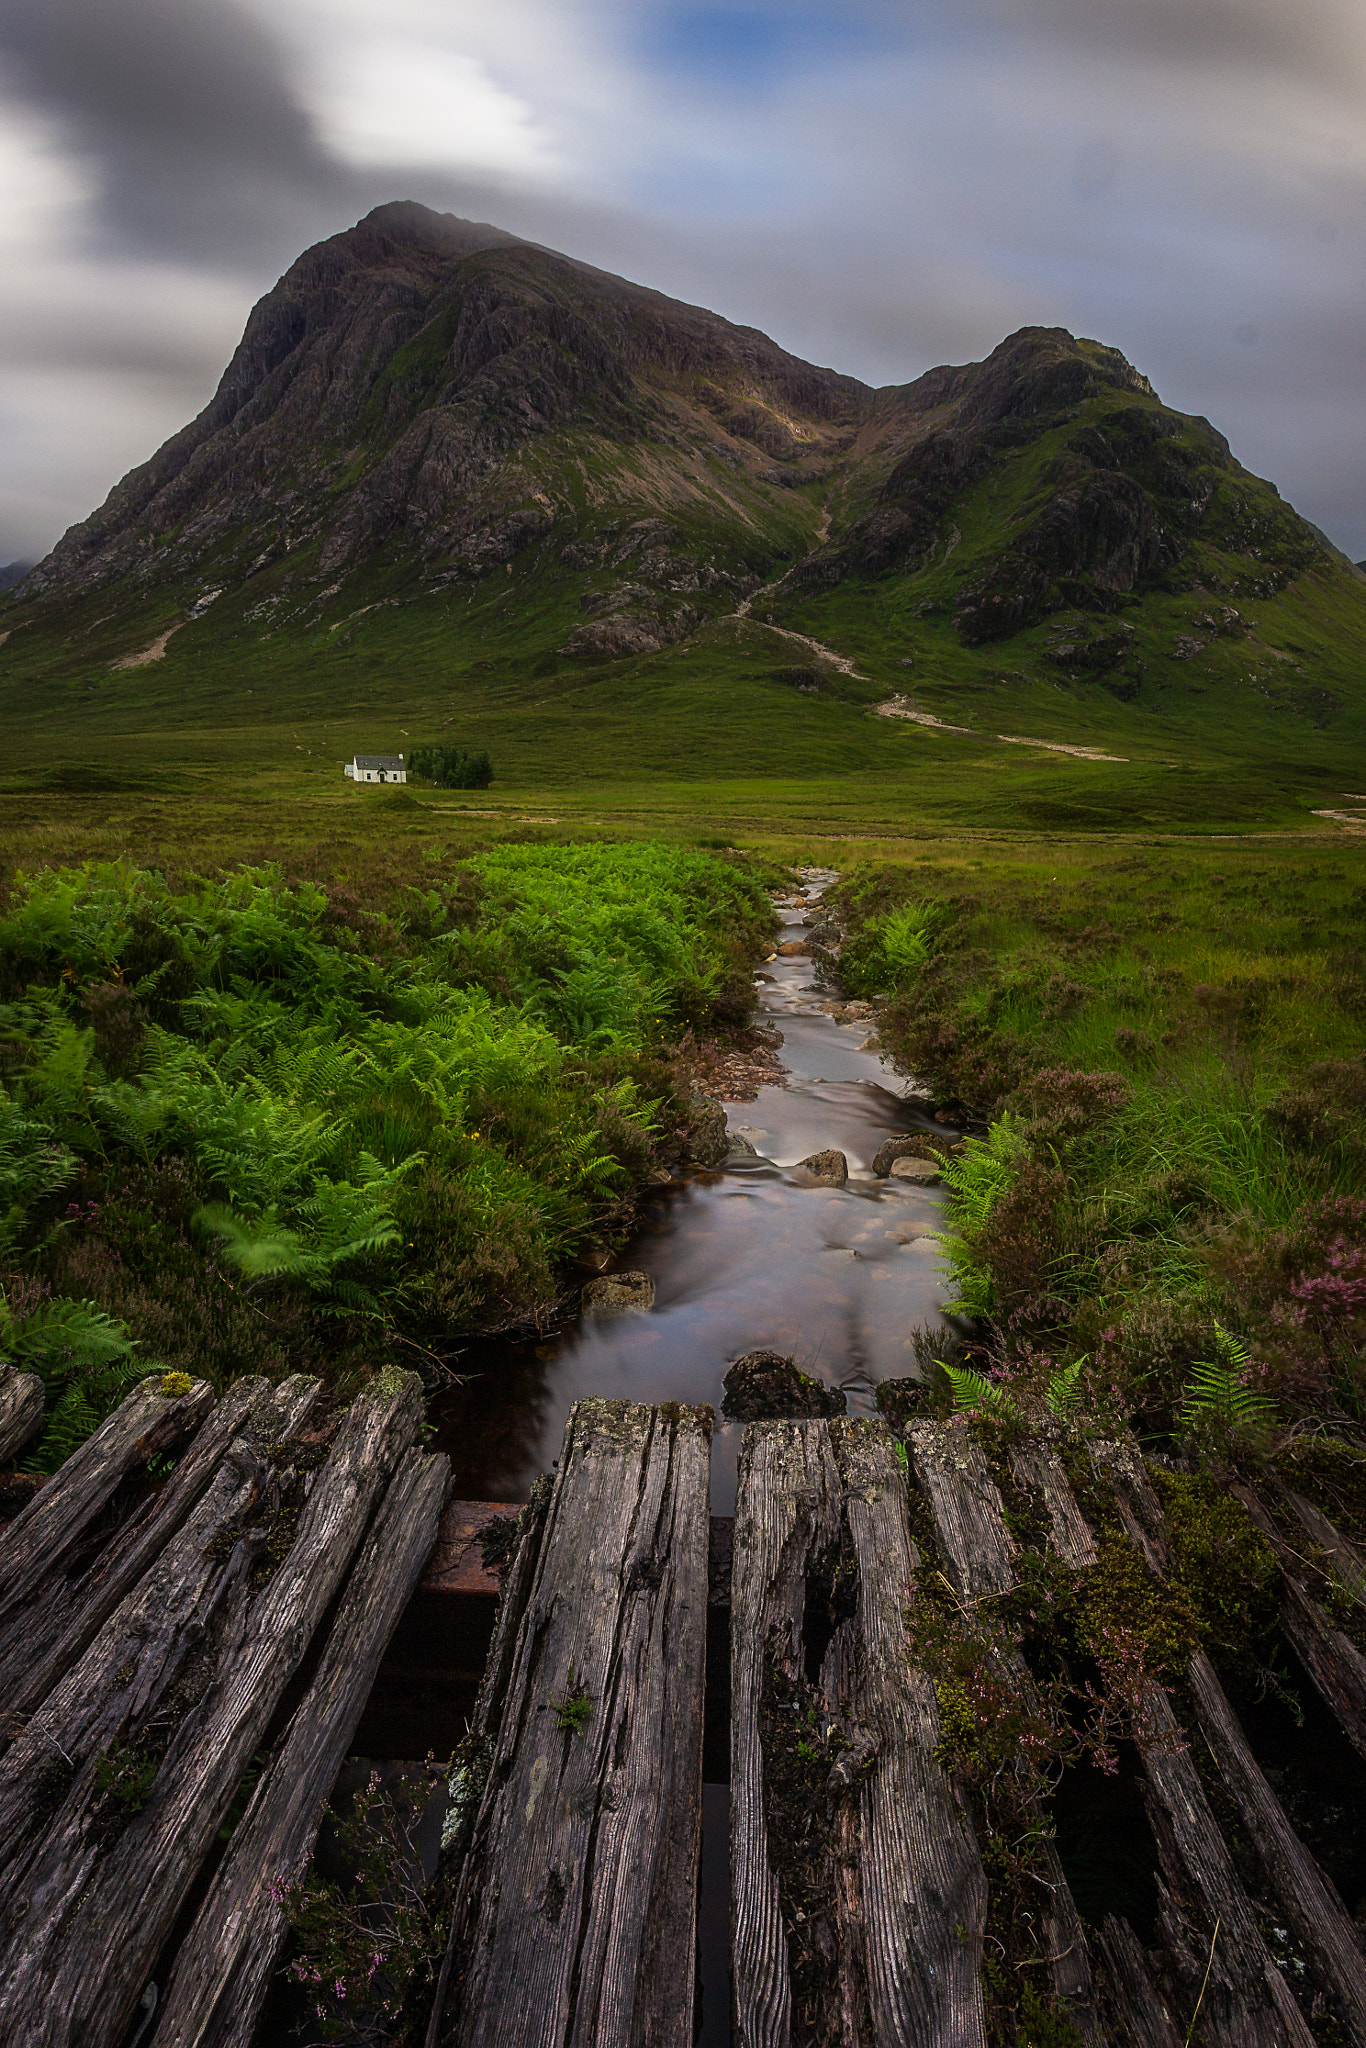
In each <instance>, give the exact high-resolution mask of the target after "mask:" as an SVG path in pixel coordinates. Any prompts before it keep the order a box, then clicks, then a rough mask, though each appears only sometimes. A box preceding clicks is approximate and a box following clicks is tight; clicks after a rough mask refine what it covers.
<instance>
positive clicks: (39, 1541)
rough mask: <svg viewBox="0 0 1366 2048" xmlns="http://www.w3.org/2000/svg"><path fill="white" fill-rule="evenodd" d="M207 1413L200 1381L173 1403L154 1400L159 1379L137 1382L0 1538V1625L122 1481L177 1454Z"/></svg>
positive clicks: (209, 1392)
mask: <svg viewBox="0 0 1366 2048" xmlns="http://www.w3.org/2000/svg"><path fill="white" fill-rule="evenodd" d="M213 1405H214V1396H213V1388H212V1387H211V1386H210V1385H209V1383H208V1381H207V1380H195V1381H194V1383H193V1384H192V1386H191V1388H190V1391H189V1393H188V1394H174V1395H166V1394H163V1393H162V1392H161V1379H160V1377H159V1376H156V1375H153V1376H152V1377H151V1378H149V1379H145V1380H139V1382H138V1384H137V1385H136V1386H135V1387H134V1388H133V1390H132V1392H131V1393H130V1394H129V1395H128V1397H127V1399H126V1400H125V1401H124V1402H123V1403H122V1404H121V1405H120V1406H119V1407H118V1408H116V1409H115V1410H114V1413H113V1414H112V1415H107V1416H106V1417H105V1419H104V1421H103V1422H102V1423H101V1424H100V1426H99V1428H98V1429H97V1430H96V1431H95V1432H94V1434H93V1435H92V1436H90V1437H88V1438H87V1440H86V1441H85V1443H83V1444H82V1445H81V1447H80V1449H79V1450H77V1451H73V1452H72V1454H71V1456H70V1457H69V1458H68V1459H67V1461H66V1463H65V1464H64V1465H63V1466H62V1468H61V1470H60V1471H59V1472H57V1473H55V1474H54V1475H53V1477H52V1479H51V1481H50V1482H49V1483H48V1485H46V1486H45V1487H44V1488H43V1489H42V1492H41V1493H37V1494H35V1495H34V1497H33V1499H32V1500H31V1501H30V1502H29V1504H28V1506H27V1507H26V1508H25V1509H24V1510H23V1512H22V1514H19V1515H16V1516H15V1518H14V1520H13V1521H12V1522H11V1523H10V1524H9V1526H8V1528H6V1529H5V1530H4V1531H3V1532H0V1620H3V1619H4V1618H5V1617H6V1616H7V1615H9V1614H11V1613H13V1611H14V1610H15V1608H17V1607H20V1606H22V1605H23V1604H24V1602H25V1601H27V1600H29V1599H31V1598H32V1597H33V1595H34V1594H35V1593H36V1592H37V1591H38V1588H39V1587H40V1586H41V1584H42V1582H43V1579H44V1578H45V1577H46V1575H47V1574H48V1573H49V1572H52V1571H55V1570H56V1569H57V1568H58V1567H59V1566H60V1565H61V1564H62V1562H63V1561H64V1559H65V1558H66V1557H67V1556H68V1554H69V1553H70V1552H71V1550H72V1549H73V1548H74V1547H75V1545H76V1544H77V1543H79V1542H80V1540H81V1538H82V1536H83V1535H84V1534H85V1532H86V1530H87V1529H88V1528H89V1526H90V1524H91V1523H92V1522H93V1521H94V1519H95V1517H96V1516H97V1515H98V1514H99V1513H100V1510H101V1509H102V1508H103V1507H105V1506H106V1504H107V1503H108V1501H109V1500H110V1498H111V1496H112V1495H113V1494H114V1493H115V1491H116V1490H117V1488H118V1487H119V1485H120V1483H121V1482H122V1481H123V1480H124V1479H125V1478H126V1477H127V1476H128V1474H129V1473H130V1472H133V1471H135V1470H136V1469H137V1468H138V1467H139V1466H141V1465H145V1464H146V1463H147V1461H148V1459H149V1458H154V1457H156V1456H157V1455H158V1454H159V1453H161V1452H163V1451H175V1450H179V1448H180V1446H181V1445H182V1444H183V1443H185V1442H186V1441H187V1439H188V1438H190V1437H191V1436H193V1435H194V1432H195V1431H196V1430H197V1429H198V1427H199V1425H200V1423H201V1422H202V1421H203V1420H204V1418H205V1416H206V1415H207V1414H208V1413H209V1411H210V1409H211V1408H212V1407H213Z"/></svg>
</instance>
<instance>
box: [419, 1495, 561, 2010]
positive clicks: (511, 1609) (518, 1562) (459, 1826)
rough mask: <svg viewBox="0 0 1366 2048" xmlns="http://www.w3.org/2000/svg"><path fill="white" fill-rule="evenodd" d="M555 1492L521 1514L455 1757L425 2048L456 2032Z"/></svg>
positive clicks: (439, 1869)
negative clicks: (480, 1825) (511, 1708)
mask: <svg viewBox="0 0 1366 2048" xmlns="http://www.w3.org/2000/svg"><path fill="white" fill-rule="evenodd" d="M541 1487H544V1488H545V1490H546V1492H547V1493H548V1492H549V1491H550V1485H549V1481H547V1480H541V1481H538V1482H537V1488H533V1493H532V1500H531V1501H529V1502H528V1503H527V1506H526V1507H525V1508H524V1509H522V1510H521V1511H520V1513H519V1515H518V1521H517V1531H518V1533H517V1541H516V1544H515V1546H514V1549H513V1551H512V1555H511V1557H510V1559H509V1560H508V1563H507V1566H506V1568H505V1570H504V1573H503V1590H502V1595H501V1598H500V1599H499V1602H498V1620H497V1623H496V1625H495V1627H494V1631H493V1641H492V1643H491V1644H490V1645H489V1653H488V1659H487V1662H486V1663H485V1665H484V1675H483V1679H482V1681H481V1683H480V1686H479V1696H478V1698H477V1700H476V1701H475V1705H474V1713H473V1715H472V1716H471V1718H470V1728H469V1735H468V1737H467V1739H466V1741H465V1743H464V1744H463V1746H462V1749H461V1752H460V1754H459V1756H458V1757H457V1759H456V1764H455V1769H454V1770H453V1771H452V1773H451V1776H450V1779H449V1781H448V1785H447V1790H448V1792H449V1795H450V1804H449V1806H448V1807H447V1810H446V1820H445V1824H444V1825H443V1827H442V1830H441V1856H440V1860H439V1863H438V1867H437V1873H436V1878H435V1880H434V1882H435V1883H437V1884H439V1885H444V1886H445V1887H446V1888H447V1889H448V1891H449V1895H450V1897H451V1899H452V1902H453V1903H452V1909H451V1924H450V1931H449V1934H448V1936H447V1940H446V1951H445V1954H444V1955H443V1957H442V1959H441V1969H440V1972H439V1974H438V1977H437V1983H436V1991H435V1995H434V1997H433V1999H432V2011H431V2017H430V2020H429V2022H428V2027H427V2036H426V2042H425V2048H439V2044H440V2043H441V2041H442V2039H443V2037H445V2038H447V2039H449V2038H450V2036H451V2035H453V2033H454V2030H455V2025H456V2022H457V2019H458V2016H459V2004H458V2001H452V1994H453V1993H454V1991H455V1988H456V1978H457V1974H458V1969H459V1966H460V1963H461V1959H462V1952H463V1944H464V1943H465V1941H466V1940H467V1938H468V1935H469V1932H470V1928H471V1926H472V1924H473V1914H474V1910H475V1909H474V1900H475V1898H476V1896H477V1891H478V1886H479V1883H480V1879H481V1873H480V1871H479V1869H478V1868H477V1867H476V1859H475V1858H473V1857H472V1856H471V1855H470V1854H469V1850H470V1844H471V1841H472V1839H473V1835H474V1828H475V1823H476V1821H477V1819H478V1817H479V1812H480V1807H481V1804H482V1801H483V1797H484V1792H485V1788H486V1787H487V1784H488V1777H489V1767H490V1765H491V1763H492V1761H493V1749H494V1743H495V1741H496V1739H497V1735H498V1730H499V1728H500V1727H501V1725H502V1718H503V1710H504V1707H505V1706H506V1704H507V1697H508V1686H509V1683H510V1681H511V1678H512V1672H513V1668H514V1665H515V1662H516V1655H517V1643H518V1639H519V1637H520V1635H521V1629H522V1616H523V1615H524V1614H525V1613H526V1609H527V1602H528V1601H529V1600H530V1598H531V1590H532V1587H533V1585H534V1584H535V1580H536V1566H537V1564H538V1563H539V1561H540V1555H541V1539H542V1536H543V1535H544V1532H545V1514H546V1509H547V1507H548V1505H549V1503H548V1500H545V1499H541V1500H539V1501H538V1499H537V1489H538V1488H541Z"/></svg>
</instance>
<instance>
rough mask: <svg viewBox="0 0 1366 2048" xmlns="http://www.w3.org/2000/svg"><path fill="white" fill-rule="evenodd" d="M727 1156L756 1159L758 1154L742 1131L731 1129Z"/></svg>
mask: <svg viewBox="0 0 1366 2048" xmlns="http://www.w3.org/2000/svg"><path fill="white" fill-rule="evenodd" d="M729 1156H730V1157H731V1158H732V1159H757V1158H758V1157H759V1154H758V1153H757V1151H756V1150H755V1148H754V1147H753V1145H751V1144H750V1142H749V1139H748V1138H747V1137H746V1136H745V1134H744V1132H743V1131H732V1132H731V1134H730V1154H729Z"/></svg>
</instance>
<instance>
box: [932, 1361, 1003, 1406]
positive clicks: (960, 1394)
mask: <svg viewBox="0 0 1366 2048" xmlns="http://www.w3.org/2000/svg"><path fill="white" fill-rule="evenodd" d="M935 1363H936V1364H937V1365H940V1366H942V1367H943V1369H944V1372H945V1374H946V1376H947V1378H948V1382H949V1385H950V1386H951V1387H952V1388H953V1405H954V1407H955V1408H957V1409H960V1410H962V1409H970V1410H976V1411H977V1412H979V1413H985V1414H988V1415H1000V1416H1014V1415H1015V1414H1017V1412H1018V1411H1017V1409H1016V1407H1015V1403H1014V1401H1013V1400H1012V1399H1011V1397H1010V1395H1009V1394H1008V1393H1007V1392H1006V1389H1005V1388H1004V1387H1003V1386H1000V1385H999V1384H998V1383H997V1381H995V1380H989V1379H984V1378H983V1376H982V1374H981V1373H980V1372H974V1371H973V1370H972V1367H971V1366H969V1365H950V1364H948V1362H947V1361H946V1360H945V1359H942V1358H940V1359H937V1360H936V1361H935Z"/></svg>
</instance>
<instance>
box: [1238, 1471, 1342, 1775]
mask: <svg viewBox="0 0 1366 2048" xmlns="http://www.w3.org/2000/svg"><path fill="white" fill-rule="evenodd" d="M1233 1492H1234V1494H1235V1495H1236V1496H1237V1498H1238V1499H1239V1500H1240V1501H1241V1502H1242V1504H1243V1506H1244V1507H1245V1508H1246V1509H1247V1512H1248V1514H1249V1515H1250V1516H1251V1518H1252V1521H1253V1523H1254V1525H1255V1526H1256V1528H1257V1529H1258V1530H1260V1532H1261V1534H1262V1535H1263V1536H1265V1538H1266V1540H1267V1542H1268V1543H1269V1544H1270V1545H1271V1547H1272V1549H1273V1550H1274V1551H1275V1553H1276V1558H1277V1562H1278V1563H1279V1564H1280V1567H1281V1572H1282V1584H1283V1590H1284V1594H1285V1601H1284V1605H1283V1606H1282V1608H1281V1630H1282V1633H1283V1634H1284V1636H1285V1639H1286V1641H1287V1642H1288V1643H1289V1644H1290V1646H1291V1648H1292V1649H1293V1650H1294V1652H1295V1655H1296V1656H1297V1657H1298V1658H1299V1660H1300V1662H1301V1664H1302V1665H1303V1666H1304V1668H1305V1671H1306V1672H1307V1673H1308V1675H1309V1678H1310V1680H1311V1681H1312V1683H1313V1684H1314V1686H1315V1687H1316V1689H1317V1690H1318V1693H1319V1695H1320V1697H1321V1698H1322V1700H1323V1702H1324V1704H1325V1705H1326V1706H1327V1707H1328V1709H1329V1711H1330V1712H1331V1713H1332V1714H1334V1715H1336V1717H1337V1720H1338V1724H1339V1726H1340V1727H1341V1729H1342V1732H1343V1734H1344V1735H1345V1736H1346V1737H1347V1739H1348V1741H1349V1742H1350V1743H1351V1744H1352V1746H1353V1748H1354V1749H1356V1750H1357V1751H1358V1753H1359V1754H1360V1755H1361V1756H1364V1757H1366V1657H1363V1656H1362V1654H1361V1652H1360V1650H1358V1648H1357V1646H1356V1644H1355V1643H1354V1642H1353V1641H1352V1640H1351V1638H1350V1636H1346V1635H1344V1634H1343V1632H1342V1630H1341V1629H1340V1628H1337V1627H1336V1626H1335V1625H1334V1623H1333V1622H1332V1621H1331V1620H1330V1618H1329V1616H1328V1613H1327V1611H1326V1609H1325V1608H1324V1607H1323V1606H1322V1605H1321V1604H1320V1603H1319V1602H1318V1601H1317V1600H1315V1599H1314V1597H1313V1595H1312V1594H1311V1593H1310V1592H1309V1590H1308V1587H1307V1586H1306V1584H1305V1573H1306V1571H1307V1570H1308V1568H1309V1561H1308V1560H1307V1559H1306V1558H1305V1557H1304V1556H1302V1555H1301V1554H1300V1552H1298V1551H1297V1550H1296V1549H1294V1548H1293V1546H1291V1545H1290V1544H1288V1543H1287V1542H1286V1540H1285V1538H1284V1537H1283V1536H1282V1534H1281V1532H1280V1529H1279V1528H1278V1526H1277V1524H1276V1523H1275V1522H1274V1521H1273V1520H1272V1518H1271V1516H1270V1515H1269V1514H1268V1513H1267V1511H1266V1509H1265V1508H1264V1507H1263V1505H1262V1503H1261V1502H1260V1501H1259V1500H1258V1498H1257V1496H1256V1494H1255V1493H1254V1492H1253V1490H1252V1488H1251V1487H1250V1486H1244V1485H1238V1484H1235V1485H1234V1487H1233Z"/></svg>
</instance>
